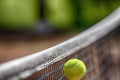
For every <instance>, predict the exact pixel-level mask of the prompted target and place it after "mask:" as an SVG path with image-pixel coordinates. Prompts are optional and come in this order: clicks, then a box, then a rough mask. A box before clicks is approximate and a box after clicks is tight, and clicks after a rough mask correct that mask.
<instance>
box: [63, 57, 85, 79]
mask: <svg viewBox="0 0 120 80" xmlns="http://www.w3.org/2000/svg"><path fill="white" fill-rule="evenodd" d="M63 71H64V75H65V76H66V77H67V78H68V79H69V80H80V79H81V78H83V76H84V75H85V73H86V66H85V64H84V63H83V62H82V61H81V60H79V59H70V60H68V61H67V62H66V63H65V65H64V67H63Z"/></svg>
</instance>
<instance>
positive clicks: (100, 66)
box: [25, 30, 116, 80]
mask: <svg viewBox="0 0 120 80" xmlns="http://www.w3.org/2000/svg"><path fill="white" fill-rule="evenodd" d="M115 31H116V30H115ZM113 33H114V34H113ZM114 35H115V32H111V33H110V34H109V35H107V36H105V37H103V38H102V39H100V40H98V41H96V42H94V43H93V44H91V45H89V46H87V47H85V48H84V49H81V50H78V51H76V52H75V53H73V54H71V55H69V56H67V57H65V58H63V59H62V60H59V61H57V62H55V63H53V64H51V65H49V66H47V67H46V68H44V69H42V70H40V71H39V72H37V73H34V74H33V75H32V76H30V77H28V78H26V79H25V80H67V78H66V77H65V76H64V73H63V66H64V64H65V62H66V61H67V60H69V59H71V58H78V59H81V60H82V61H83V62H84V63H85V64H86V66H87V73H86V76H85V77H84V78H83V79H82V80H88V79H89V80H109V77H108V75H107V74H108V73H107V70H108V67H109V66H111V65H112V61H111V48H110V41H111V39H112V38H113V36H114Z"/></svg>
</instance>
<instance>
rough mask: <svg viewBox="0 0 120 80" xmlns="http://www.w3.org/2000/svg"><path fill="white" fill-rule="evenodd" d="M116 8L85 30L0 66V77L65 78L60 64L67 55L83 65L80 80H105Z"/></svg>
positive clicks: (118, 22)
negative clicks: (82, 74)
mask: <svg viewBox="0 0 120 80" xmlns="http://www.w3.org/2000/svg"><path fill="white" fill-rule="evenodd" d="M119 14H120V8H118V9H117V10H116V11H114V12H113V13H112V14H111V15H109V16H108V17H107V18H105V19H104V20H102V21H101V22H99V23H97V24H95V25H94V26H92V27H91V28H89V29H87V30H86V31H84V32H82V33H80V34H78V35H76V36H74V37H72V38H71V39H69V40H67V41H65V42H63V43H60V44H58V45H56V46H54V47H51V48H49V49H46V50H44V51H41V52H38V53H34V54H32V55H28V56H25V57H22V58H19V59H16V60H12V61H9V62H6V63H3V64H1V65H0V80H23V79H24V80H67V78H66V77H65V76H64V73H63V66H64V63H65V62H66V61H67V60H69V59H71V58H78V59H80V60H82V61H83V62H84V63H85V65H86V66H87V73H86V75H85V77H84V78H83V80H88V79H89V80H109V76H108V67H110V66H111V65H112V61H111V50H112V48H111V47H110V46H111V45H110V44H111V39H112V38H113V37H114V36H115V35H116V34H117V32H118V30H119V25H120V15H119Z"/></svg>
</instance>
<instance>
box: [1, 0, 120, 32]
mask: <svg viewBox="0 0 120 80" xmlns="http://www.w3.org/2000/svg"><path fill="white" fill-rule="evenodd" d="M119 6H120V0H0V30H4V31H5V30H7V31H31V32H35V31H32V30H37V31H38V32H42V30H46V31H44V32H47V31H49V30H47V29H50V28H51V29H53V30H54V31H60V32H62V31H75V30H81V29H87V28H89V27H90V26H92V25H94V24H95V23H97V22H99V21H100V20H102V19H103V18H105V17H106V16H108V15H109V14H110V13H111V12H113V11H114V10H115V9H116V8H118V7H119ZM41 14H42V15H41ZM53 30H51V31H53Z"/></svg>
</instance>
